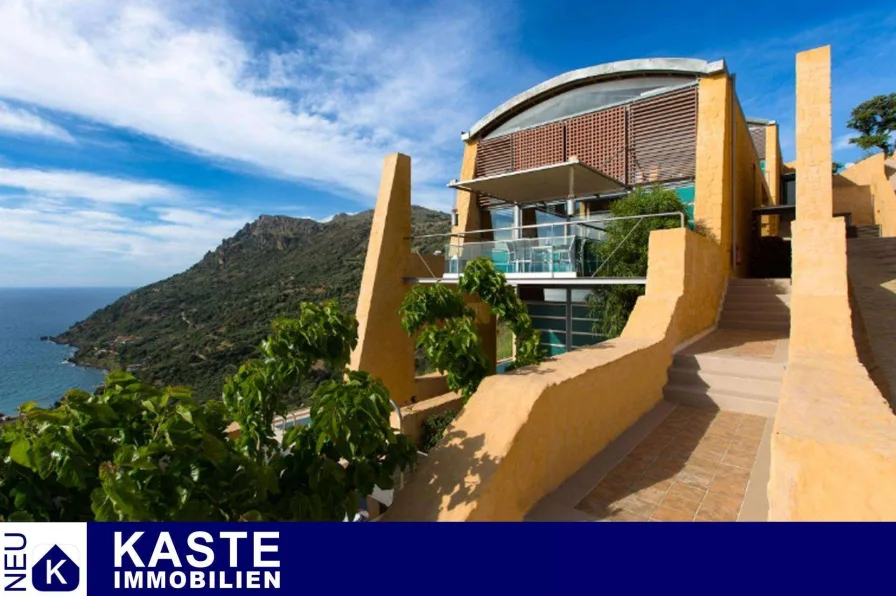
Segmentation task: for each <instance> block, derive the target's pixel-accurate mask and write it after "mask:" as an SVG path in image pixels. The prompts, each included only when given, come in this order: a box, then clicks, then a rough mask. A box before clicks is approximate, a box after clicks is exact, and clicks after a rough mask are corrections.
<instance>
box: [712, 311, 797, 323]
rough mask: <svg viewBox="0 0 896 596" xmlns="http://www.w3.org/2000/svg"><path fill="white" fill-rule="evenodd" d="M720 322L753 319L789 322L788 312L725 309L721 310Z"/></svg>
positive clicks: (760, 321) (763, 321)
mask: <svg viewBox="0 0 896 596" xmlns="http://www.w3.org/2000/svg"><path fill="white" fill-rule="evenodd" d="M719 321H720V322H722V321H724V322H741V321H742V322H744V323H749V322H750V321H755V322H757V323H781V324H784V325H789V324H790V312H789V311H788V312H784V313H777V312H768V311H762V310H760V311H737V310H733V311H732V310H728V309H725V310H723V311H722V316H721V318H720V319H719Z"/></svg>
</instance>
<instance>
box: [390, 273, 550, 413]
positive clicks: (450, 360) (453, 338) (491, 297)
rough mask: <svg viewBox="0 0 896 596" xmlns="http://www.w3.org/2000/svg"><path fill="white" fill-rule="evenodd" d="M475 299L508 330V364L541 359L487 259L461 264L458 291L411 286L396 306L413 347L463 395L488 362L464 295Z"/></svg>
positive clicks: (516, 303) (510, 293)
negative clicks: (512, 350) (512, 349)
mask: <svg viewBox="0 0 896 596" xmlns="http://www.w3.org/2000/svg"><path fill="white" fill-rule="evenodd" d="M464 293H466V294H469V295H473V296H476V297H478V298H479V299H480V300H482V301H483V302H485V303H486V304H488V305H489V307H490V308H491V311H492V313H493V314H495V315H497V316H498V317H500V318H501V319H502V320H503V321H504V322H505V323H506V325H507V327H508V328H509V329H510V330H511V331H512V332H513V334H514V337H515V341H516V357H515V359H514V362H513V363H512V364H511V366H510V367H509V368H513V367H518V366H526V365H529V364H535V363H537V362H539V361H540V360H541V359H542V358H543V354H542V351H541V348H540V346H539V338H538V333H536V331H535V329H534V327H533V326H532V319H531V318H530V317H529V313H528V311H527V310H526V305H525V304H523V302H522V301H521V300H520V298H519V296H517V295H516V291H515V290H514V289H513V288H512V287H511V286H510V285H508V284H507V278H506V277H505V276H504V274H503V273H502V272H500V271H497V270H496V269H495V266H494V264H493V263H492V262H491V261H490V260H489V259H487V258H484V257H481V258H478V259H474V260H472V261H470V262H469V263H468V264H467V266H466V267H464V272H463V275H462V276H461V278H460V280H459V281H458V287H457V289H454V288H452V287H450V286H447V285H445V284H436V285H431V286H422V285H418V286H414V287H413V288H411V290H410V291H409V292H408V293H407V295H406V296H405V298H404V301H403V302H402V304H401V309H400V314H401V324H402V327H403V328H404V330H405V331H407V333H408V335H412V336H413V335H416V336H417V338H416V340H415V343H416V347H417V348H418V349H419V350H421V351H422V352H423V355H424V356H425V358H426V360H427V361H428V362H429V363H431V364H432V366H434V367H435V368H436V370H438V371H439V372H441V373H443V374H445V377H446V381H447V384H448V388H449V389H450V390H451V391H455V392H457V393H459V394H461V395H462V396H463V397H464V398H465V399H469V398H470V396H471V395H473V393H474V392H475V391H476V389H477V388H478V387H479V383H481V382H482V379H484V378H485V376H486V375H487V374H488V370H489V366H490V363H489V361H488V358H487V357H486V355H485V350H484V349H483V347H482V338H480V337H479V333H478V332H477V330H476V314H475V313H474V312H473V309H471V308H470V307H469V306H467V304H466V301H465V299H464V296H463V294H464Z"/></svg>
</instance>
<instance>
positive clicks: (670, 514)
mask: <svg viewBox="0 0 896 596" xmlns="http://www.w3.org/2000/svg"><path fill="white" fill-rule="evenodd" d="M650 519H651V520H655V521H693V520H694V514H693V513H688V512H686V511H681V510H679V509H673V508H671V507H664V506H662V505H661V506H659V507H657V508H656V509H654V511H653V513H652V514H651V515H650Z"/></svg>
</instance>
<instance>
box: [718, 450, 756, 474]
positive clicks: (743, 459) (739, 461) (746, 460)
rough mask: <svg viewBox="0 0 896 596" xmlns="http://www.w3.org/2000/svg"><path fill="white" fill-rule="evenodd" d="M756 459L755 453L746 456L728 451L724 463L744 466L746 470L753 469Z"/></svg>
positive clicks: (738, 466) (739, 466)
mask: <svg viewBox="0 0 896 596" xmlns="http://www.w3.org/2000/svg"><path fill="white" fill-rule="evenodd" d="M754 461H756V456H755V454H753V455H748V456H745V455H734V454H732V453H726V454H725V457H723V458H722V463H723V464H727V465H731V466H735V467H737V468H744V469H745V470H752V469H753V462H754Z"/></svg>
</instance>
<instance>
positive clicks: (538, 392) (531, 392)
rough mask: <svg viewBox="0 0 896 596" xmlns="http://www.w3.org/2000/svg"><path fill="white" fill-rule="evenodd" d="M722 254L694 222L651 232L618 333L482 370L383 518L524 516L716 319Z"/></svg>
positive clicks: (655, 394)
mask: <svg viewBox="0 0 896 596" xmlns="http://www.w3.org/2000/svg"><path fill="white" fill-rule="evenodd" d="M724 262H725V261H724V254H723V253H722V251H721V250H720V249H719V247H718V245H717V244H716V243H714V242H712V241H710V240H708V239H706V238H703V237H700V236H698V235H696V234H694V233H693V232H690V231H687V230H664V231H656V232H653V233H652V234H651V237H650V262H649V271H648V286H647V294H646V295H645V296H643V297H642V298H641V299H640V300H639V301H638V305H637V307H636V309H635V312H634V313H632V316H631V319H630V321H629V325H628V326H627V327H626V329H625V331H624V332H623V334H622V337H620V338H618V339H615V340H611V341H608V342H605V343H603V344H600V345H598V346H594V347H590V348H583V349H579V350H575V351H573V352H569V353H567V354H564V355H562V356H559V357H557V358H553V359H551V360H548V361H546V362H544V363H542V364H540V365H539V366H537V367H527V368H524V369H521V370H519V371H514V372H512V373H507V374H503V375H498V376H492V377H488V378H486V379H485V380H484V381H483V383H482V385H481V386H480V388H479V390H478V391H477V392H476V394H475V395H474V396H473V397H472V398H471V399H470V401H469V403H468V404H467V405H466V406H465V407H464V409H463V410H462V412H461V414H460V415H459V416H458V418H457V419H456V420H455V421H454V423H453V424H452V425H451V427H449V429H448V431H447V433H446V436H445V437H444V438H443V440H442V442H441V443H440V445H439V446H438V447H437V448H436V449H434V450H433V451H432V452H431V453H430V455H429V457H427V458H426V459H425V461H423V462H422V463H421V465H420V466H419V468H418V469H417V470H416V471H415V472H414V474H413V477H412V478H411V480H410V482H409V483H408V484H407V485H406V486H405V488H404V489H403V490H402V491H400V492H399V493H398V494H397V495H396V500H395V503H394V504H393V506H392V508H391V509H390V510H389V512H388V513H387V514H386V519H389V520H520V519H522V518H523V516H524V515H525V514H526V512H527V511H528V510H529V509H530V508H531V507H532V506H533V505H534V504H535V503H536V502H537V501H538V500H539V499H541V498H542V497H543V496H544V495H546V494H547V493H549V492H550V491H552V490H553V489H554V488H556V487H557V486H558V485H559V484H560V483H561V482H563V481H564V480H565V479H566V478H568V477H569V476H570V475H572V474H573V473H574V472H575V471H576V470H578V469H579V468H580V467H581V466H582V465H583V464H584V463H585V462H587V461H588V460H589V459H590V458H591V457H593V456H594V455H595V454H597V453H598V452H599V451H600V450H601V449H603V448H604V447H605V446H606V445H607V444H608V443H609V442H610V441H611V440H612V439H613V438H615V437H616V436H618V435H619V434H620V433H622V432H623V431H624V430H625V429H626V428H628V427H629V426H631V425H632V424H633V423H634V422H635V421H636V420H637V419H638V418H639V417H640V416H642V415H643V414H644V413H646V412H647V411H649V410H650V409H651V408H652V407H653V406H654V405H655V404H656V403H657V402H658V401H659V400H660V399H661V398H662V389H663V386H664V385H665V383H666V370H667V368H668V366H669V364H670V362H671V359H672V351H673V348H674V346H675V345H676V344H677V343H679V342H681V341H683V340H684V339H687V338H688V337H690V336H692V335H694V334H696V333H698V332H700V331H702V330H704V329H706V328H707V327H708V326H710V325H712V323H713V321H714V320H715V316H716V312H717V310H718V304H719V300H720V299H721V295H722V291H723V287H724V283H725V266H724Z"/></svg>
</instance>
